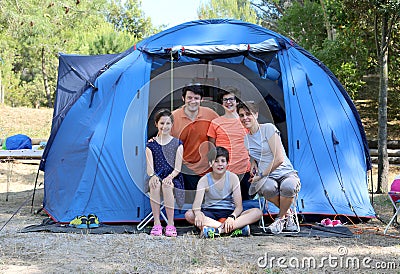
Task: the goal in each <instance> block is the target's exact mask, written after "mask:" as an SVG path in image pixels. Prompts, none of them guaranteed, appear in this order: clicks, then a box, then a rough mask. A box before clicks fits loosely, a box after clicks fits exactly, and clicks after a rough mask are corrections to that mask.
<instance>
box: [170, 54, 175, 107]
mask: <svg viewBox="0 0 400 274" xmlns="http://www.w3.org/2000/svg"><path fill="white" fill-rule="evenodd" d="M172 54H173V53H172V50H171V99H170V100H171V112H172V111H173V110H174V56H173V55H172Z"/></svg>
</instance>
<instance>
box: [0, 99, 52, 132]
mask: <svg viewBox="0 0 400 274" xmlns="http://www.w3.org/2000/svg"><path fill="white" fill-rule="evenodd" d="M0 116H1V117H0V118H1V119H0V139H5V138H6V137H8V136H12V135H15V134H25V135H27V136H29V137H31V138H39V139H47V138H48V137H49V135H50V129H51V120H52V117H53V110H52V109H48V108H41V109H32V108H26V107H18V108H13V107H9V106H5V105H2V104H0Z"/></svg>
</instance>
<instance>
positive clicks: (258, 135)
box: [146, 85, 300, 237]
mask: <svg viewBox="0 0 400 274" xmlns="http://www.w3.org/2000/svg"><path fill="white" fill-rule="evenodd" d="M202 99H203V86H201V85H189V86H186V87H184V88H183V89H182V100H183V102H184V104H183V106H182V107H180V108H178V109H176V110H174V111H173V112H170V111H169V110H167V109H161V110H159V111H158V112H157V113H156V114H155V116H154V123H155V126H156V128H157V130H158V131H157V135H156V136H155V137H153V138H151V139H150V140H149V141H148V142H147V145H146V159H147V175H148V181H147V182H148V184H147V185H146V188H147V189H146V191H148V192H149V193H150V204H151V208H152V212H153V216H154V226H153V227H152V229H151V232H150V234H151V235H154V236H161V235H163V233H164V235H165V236H169V237H176V236H177V231H176V227H175V225H174V205H175V201H176V204H177V205H178V206H182V205H183V204H184V203H185V201H186V202H187V201H188V200H189V203H192V205H193V206H192V209H190V210H188V211H187V212H186V213H185V218H186V220H187V221H188V222H189V223H191V224H193V225H195V226H196V227H197V228H199V229H200V235H201V236H203V237H214V236H216V235H223V234H228V235H229V234H230V235H243V236H247V235H250V227H249V225H250V224H252V223H255V222H257V221H258V220H259V219H260V218H262V214H263V213H262V211H261V210H260V209H259V208H250V209H248V210H244V209H243V205H242V200H244V199H245V200H246V199H249V198H251V197H254V195H255V194H258V195H259V196H263V197H264V198H265V199H266V200H268V201H270V202H272V203H273V204H274V205H276V206H277V207H278V208H279V213H278V216H277V217H276V218H275V220H274V222H273V223H272V224H271V225H270V226H269V227H268V229H269V231H270V232H271V233H273V234H279V233H281V232H282V231H284V230H286V231H295V230H296V229H297V226H296V224H295V223H294V216H293V215H294V213H293V212H292V210H291V209H290V206H291V205H292V203H293V200H294V198H295V197H296V195H297V193H298V191H299V190H300V179H299V177H298V175H297V171H296V170H295V169H294V168H293V166H292V164H291V162H290V160H289V159H288V157H287V155H286V152H285V149H284V147H283V144H282V140H281V137H280V132H279V130H278V129H277V128H276V127H275V125H274V124H272V123H265V124H259V123H258V113H259V110H258V105H257V104H255V103H254V102H243V101H241V100H240V92H239V90H238V89H237V88H235V87H224V88H222V89H220V90H219V93H218V99H217V102H218V103H219V104H221V105H222V106H223V108H224V111H225V113H224V114H223V115H222V116H219V115H218V114H217V113H216V112H215V111H214V110H212V109H211V108H208V107H205V106H201V102H202ZM161 196H162V198H163V203H164V206H165V211H166V215H167V226H166V227H165V228H163V227H162V225H161V220H160V204H161ZM193 196H194V198H193Z"/></svg>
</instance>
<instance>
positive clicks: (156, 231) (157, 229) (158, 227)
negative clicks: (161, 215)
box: [150, 225, 163, 236]
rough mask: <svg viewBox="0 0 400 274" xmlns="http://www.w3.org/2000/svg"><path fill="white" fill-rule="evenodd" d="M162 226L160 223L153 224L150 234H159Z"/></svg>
mask: <svg viewBox="0 0 400 274" xmlns="http://www.w3.org/2000/svg"><path fill="white" fill-rule="evenodd" d="M162 229H163V228H162V226H161V225H155V226H153V228H152V229H151V231H150V235H151V236H161V235H162Z"/></svg>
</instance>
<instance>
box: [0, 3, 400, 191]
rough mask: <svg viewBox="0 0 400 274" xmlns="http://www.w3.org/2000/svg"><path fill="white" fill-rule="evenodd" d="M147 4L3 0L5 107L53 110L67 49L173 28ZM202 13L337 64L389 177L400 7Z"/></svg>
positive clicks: (124, 44) (226, 6)
mask: <svg viewBox="0 0 400 274" xmlns="http://www.w3.org/2000/svg"><path fill="white" fill-rule="evenodd" d="M141 5H142V2H141V1H140V0H114V1H111V0H96V1H83V0H40V1H39V0H25V1H19V0H2V1H1V2H0V104H1V103H3V104H5V105H7V106H11V107H28V108H52V106H53V102H54V96H55V94H54V91H55V87H56V84H57V66H58V54H59V53H60V52H62V53H68V54H80V55H95V54H112V53H119V52H123V51H125V50H127V49H128V48H130V47H132V46H133V45H134V44H136V43H137V42H138V41H140V40H142V39H144V38H146V37H148V36H150V35H152V34H155V33H157V32H159V31H161V30H163V29H165V28H166V26H155V25H153V24H152V22H151V19H150V18H149V17H146V16H145V14H144V12H143V10H142V9H141ZM154 8H157V7H154ZM177 12H179V10H177ZM197 15H198V18H199V19H210V18H235V19H240V20H243V21H247V22H250V23H255V24H259V25H261V26H264V27H266V28H269V29H271V30H273V31H276V32H278V33H281V34H283V35H285V36H287V37H289V38H291V39H293V41H295V42H296V43H298V44H299V45H300V46H302V47H303V48H305V49H306V50H308V51H309V52H311V53H312V54H313V55H314V56H315V57H317V58H318V59H319V60H321V61H322V62H323V63H324V64H325V65H327V66H328V67H329V68H330V70H331V71H332V72H333V73H334V74H335V75H336V76H337V77H338V79H339V80H340V82H341V83H342V84H343V86H344V87H345V89H346V90H347V92H348V93H349V95H350V96H351V98H352V99H353V100H354V101H355V102H356V106H357V108H358V110H359V112H360V116H361V118H362V121H363V124H364V126H365V128H366V133H367V137H368V139H379V140H381V141H380V142H379V146H380V150H379V153H380V159H381V161H380V163H379V164H380V166H379V171H378V172H380V173H381V174H380V177H379V178H381V177H382V176H385V174H387V170H386V171H385V169H387V165H388V162H387V152H386V143H385V142H386V141H387V139H399V137H400V133H399V129H400V122H399V118H400V117H399V116H400V104H399V103H400V74H399V73H398V69H399V67H400V46H399V41H400V20H399V18H400V0H357V1H355V0H283V1H282V0H208V1H206V0H205V1H203V2H202V4H201V6H200V7H199V9H198V11H197ZM388 106H389V107H388ZM2 119H5V117H3V118H2ZM387 127H388V128H387ZM1 137H4V136H1ZM34 137H39V138H47V137H48V136H34ZM378 149H379V148H378ZM385 152H386V155H385V154H384V153H385ZM385 157H386V160H385ZM382 174H383V175H382ZM379 178H378V180H380V179H379ZM386 179H387V178H386ZM383 181H384V182H383V183H385V184H387V181H386V182H385V178H384V177H383ZM380 183H381V182H380V181H378V184H380Z"/></svg>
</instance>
